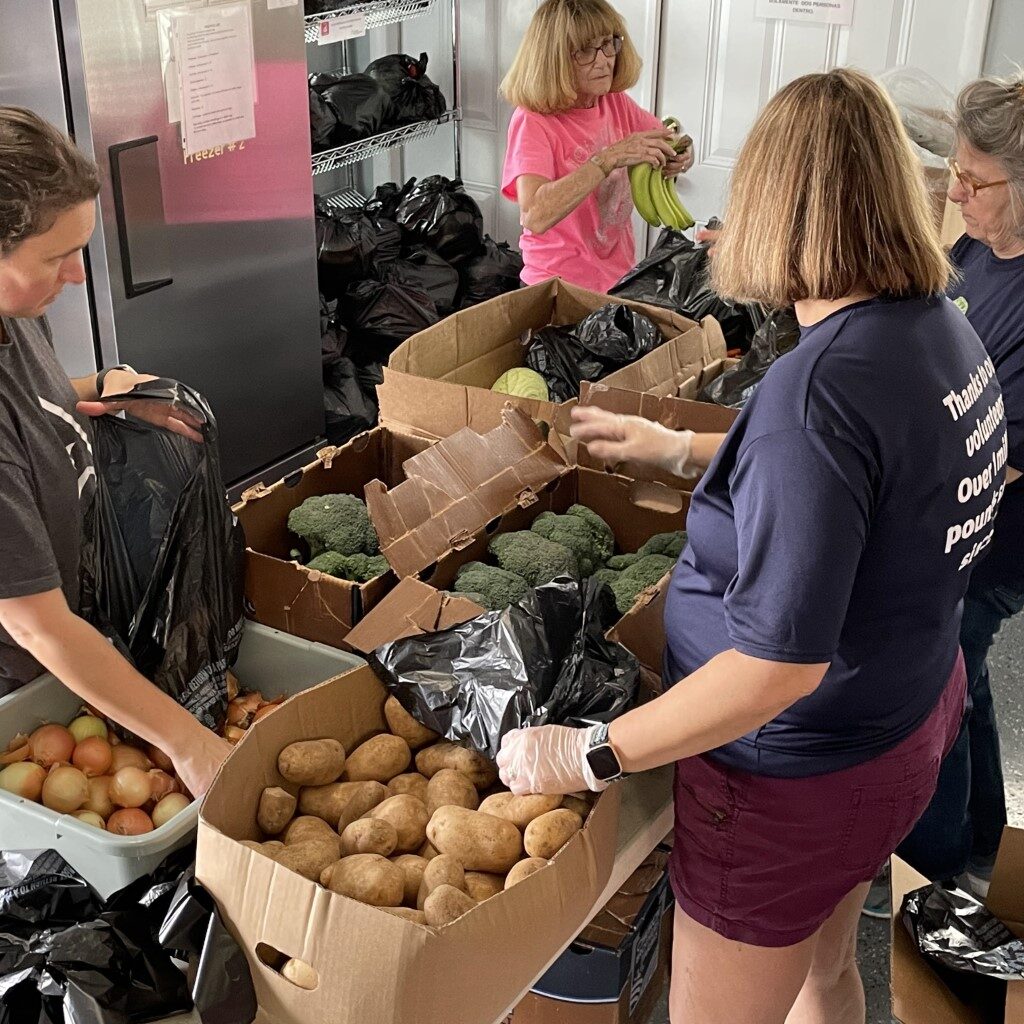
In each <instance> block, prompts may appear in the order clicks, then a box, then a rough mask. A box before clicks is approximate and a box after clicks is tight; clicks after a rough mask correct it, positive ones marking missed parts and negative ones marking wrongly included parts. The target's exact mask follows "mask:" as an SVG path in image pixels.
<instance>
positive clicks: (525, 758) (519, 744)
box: [497, 725, 608, 796]
mask: <svg viewBox="0 0 1024 1024" xmlns="http://www.w3.org/2000/svg"><path fill="white" fill-rule="evenodd" d="M597 728H599V726H591V727H590V728H588V729H570V728H568V727H567V726H564V725H538V726H535V727H534V728H532V729H513V730H512V731H511V732H509V733H506V734H505V737H504V738H503V739H502V741H501V750H499V751H498V761H497V763H498V774H499V775H500V777H501V781H502V782H503V783H504V784H505V785H506V786H508V788H509V789H510V790H512V792H513V793H514V794H515V795H516V796H525V795H527V794H534V793H537V794H557V793H579V792H580V791H582V790H584V789H590V790H593V791H594V792H595V793H600V792H601V791H602V790H604V789H607V788H608V783H607V782H600V781H599V780H598V779H597V777H596V776H595V775H594V772H593V771H592V769H591V767H590V765H589V764H588V762H587V750H588V748H589V746H590V735H591V733H592V732H593V731H594V729H597Z"/></svg>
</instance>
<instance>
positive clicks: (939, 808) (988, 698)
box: [900, 74, 1024, 895]
mask: <svg viewBox="0 0 1024 1024" xmlns="http://www.w3.org/2000/svg"><path fill="white" fill-rule="evenodd" d="M956 116H957V122H956V136H957V147H956V156H955V159H953V160H951V161H950V166H951V168H952V170H953V173H954V175H955V181H954V183H953V186H952V188H950V190H949V198H950V199H951V200H952V201H953V202H954V203H956V204H957V205H958V206H959V207H960V209H961V211H962V213H963V218H964V224H965V226H966V229H967V233H966V234H965V235H964V236H963V237H962V238H961V239H960V240H959V241H958V242H957V243H956V244H955V245H954V246H953V249H952V251H951V253H950V256H951V257H952V260H953V263H954V264H955V265H956V267H957V269H958V270H959V271H960V277H959V280H957V281H956V282H955V283H954V284H953V285H952V287H951V288H950V291H949V294H950V296H951V298H952V299H953V301H954V302H955V304H956V305H957V306H958V307H959V308H960V310H961V311H962V312H963V313H964V315H965V316H966V317H967V319H968V320H969V321H970V323H971V326H972V327H974V329H975V330H976V331H977V332H978V335H979V336H980V338H981V340H982V343H983V344H984V346H985V348H986V350H987V351H988V354H989V356H990V357H991V359H992V363H993V364H994V366H995V370H996V376H997V377H998V379H999V383H1000V385H1001V386H1002V389H1003V401H1004V403H1005V406H1006V424H1007V432H1008V435H1009V460H1008V466H1009V469H1008V471H1007V484H1008V486H1007V489H1006V493H1005V495H1004V497H1003V501H1002V506H1001V507H1000V510H999V515H998V517H997V519H996V525H995V532H994V533H993V534H992V535H991V537H990V538H988V537H985V536H980V537H979V538H978V541H979V544H980V545H981V546H986V545H987V548H988V550H987V552H986V553H985V556H984V558H980V557H979V558H978V559H977V560H976V563H975V566H974V569H973V573H972V575H971V582H970V587H969V588H968V591H967V596H966V597H965V599H964V615H963V624H962V627H961V633H960V644H961V647H962V648H963V652H964V659H965V662H966V667H967V681H968V688H969V693H970V697H971V707H970V710H969V711H968V714H967V717H966V718H965V720H964V726H963V729H962V731H961V734H960V737H959V739H958V741H957V744H956V746H955V747H954V748H953V750H952V752H951V753H950V755H949V756H948V757H947V758H946V761H945V762H944V764H943V767H942V774H941V776H940V778H939V785H938V789H937V791H936V794H935V798H934V800H933V801H932V804H931V806H930V807H929V808H928V811H927V812H926V813H925V815H924V817H923V818H922V819H921V821H920V823H919V824H918V826H917V828H916V829H915V830H914V832H913V834H912V835H911V837H910V838H909V839H908V840H907V842H906V843H905V844H904V845H903V846H902V847H901V849H900V853H901V854H902V855H903V856H904V857H905V858H906V859H907V860H909V861H910V862H911V863H912V864H913V865H914V866H915V867H917V868H918V870H920V871H922V872H923V873H924V874H926V875H928V876H929V877H931V878H934V879H948V878H955V877H957V876H959V875H961V874H963V873H964V872H966V874H967V877H966V882H967V883H968V884H969V885H970V886H971V887H972V888H974V889H975V891H977V892H978V893H979V895H985V894H986V893H987V891H988V881H989V879H990V878H991V876H992V868H993V866H994V863H995V855H996V851H997V849H998V847H999V840H1000V837H1001V835H1002V831H1003V826H1004V825H1005V824H1006V801H1005V797H1004V794H1003V771H1002V764H1001V760H1000V752H999V733H998V731H997V727H996V718H995V709H994V708H993V704H992V692H991V689H990V687H989V673H988V666H987V664H986V658H987V656H988V650H989V648H990V647H991V646H992V642H993V641H994V639H995V636H996V634H997V633H998V632H999V629H1000V627H1001V626H1002V624H1003V623H1004V622H1005V621H1006V620H1007V619H1008V618H1010V617H1011V616H1013V615H1016V614H1017V613H1018V612H1019V611H1020V610H1021V609H1022V608H1024V483H1021V482H1020V481H1019V477H1020V475H1021V471H1024V75H1020V74H1017V75H1014V76H1013V77H1011V78H1005V79H991V78H988V79H981V80H979V81H976V82H972V83H971V84H970V85H968V86H967V87H966V88H965V89H964V90H963V92H961V94H960V96H959V99H958V100H957V111H956ZM979 468H980V467H979Z"/></svg>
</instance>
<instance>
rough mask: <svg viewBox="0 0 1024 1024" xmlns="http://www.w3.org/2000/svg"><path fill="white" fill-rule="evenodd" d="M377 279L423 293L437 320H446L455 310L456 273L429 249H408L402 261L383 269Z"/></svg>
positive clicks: (457, 287) (457, 277)
mask: <svg viewBox="0 0 1024 1024" xmlns="http://www.w3.org/2000/svg"><path fill="white" fill-rule="evenodd" d="M381 276H382V278H383V279H384V280H385V281H390V282H391V283H392V284H396V285H400V286H401V287H403V288H411V289H413V290H414V291H419V292H423V293H424V294H425V295H427V296H428V297H429V298H430V300H431V302H433V303H434V305H435V306H436V307H437V312H438V315H439V316H442V317H444V316H447V315H448V314H449V313H451V312H452V310H454V308H455V296H456V294H457V292H458V290H459V272H458V271H457V270H456V269H455V268H454V267H453V266H452V265H451V264H450V263H449V262H448V261H447V260H444V259H442V258H441V257H440V256H438V254H437V253H436V252H434V251H433V249H427V248H422V247H421V248H419V249H410V250H409V251H408V252H407V253H406V254H405V255H404V256H403V257H402V259H400V260H396V261H395V262H394V263H389V264H388V265H387V266H386V267H384V270H383V273H382V274H381Z"/></svg>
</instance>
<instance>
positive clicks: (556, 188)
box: [520, 160, 605, 235]
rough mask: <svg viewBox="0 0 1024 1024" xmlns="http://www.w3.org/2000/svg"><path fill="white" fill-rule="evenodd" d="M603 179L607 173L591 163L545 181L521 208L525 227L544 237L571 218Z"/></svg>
mask: <svg viewBox="0 0 1024 1024" xmlns="http://www.w3.org/2000/svg"><path fill="white" fill-rule="evenodd" d="M604 179H605V173H604V171H603V170H602V169H601V168H600V167H598V166H597V164H595V163H593V162H591V161H590V160H588V161H586V163H584V164H583V165H582V166H581V167H577V168H576V170H575V171H572V172H571V173H570V174H567V175H566V176H565V177H564V178H559V179H558V180H557V181H549V182H546V183H545V184H543V185H541V186H540V188H538V189H537V190H536V192H534V193H533V196H532V197H531V198H530V201H529V203H528V205H527V206H526V207H524V208H523V209H522V212H521V216H520V222H521V223H522V226H523V227H524V228H526V229H527V230H528V231H530V232H532V233H533V234H535V235H542V234H544V232H545V231H548V230H550V229H551V228H553V227H554V226H555V225H556V224H558V223H560V222H561V221H563V220H564V219H565V218H566V217H568V216H569V214H570V213H572V211H573V210H575V209H576V207H578V206H579V205H580V203H582V202H583V200H584V199H586V198H587V196H589V195H590V193H591V192H593V191H594V189H595V188H597V186H598V185H600V184H601V182H602V181H604Z"/></svg>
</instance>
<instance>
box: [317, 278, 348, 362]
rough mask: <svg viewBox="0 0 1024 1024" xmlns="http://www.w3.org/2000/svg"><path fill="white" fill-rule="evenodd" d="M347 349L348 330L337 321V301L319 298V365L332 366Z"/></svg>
mask: <svg viewBox="0 0 1024 1024" xmlns="http://www.w3.org/2000/svg"><path fill="white" fill-rule="evenodd" d="M347 348H348V330H347V328H346V327H345V325H344V324H343V323H342V322H341V321H340V320H339V319H338V300H337V299H330V300H328V299H326V298H325V297H324V296H323V295H321V296H320V363H321V365H322V366H324V367H328V366H333V365H334V364H335V363H337V362H338V360H339V359H341V357H342V356H343V355H344V354H345V350H346V349H347Z"/></svg>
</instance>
